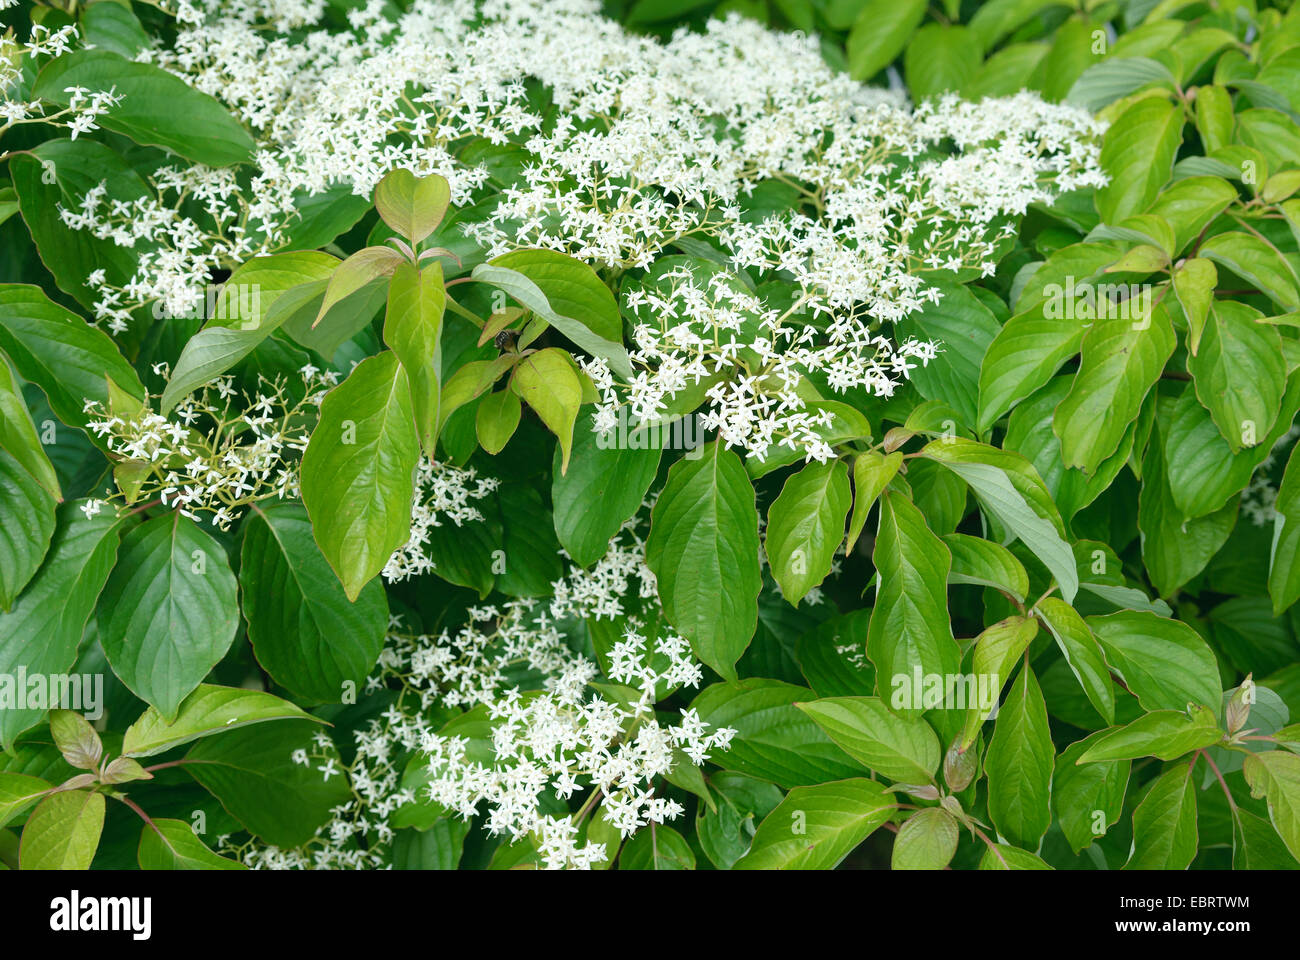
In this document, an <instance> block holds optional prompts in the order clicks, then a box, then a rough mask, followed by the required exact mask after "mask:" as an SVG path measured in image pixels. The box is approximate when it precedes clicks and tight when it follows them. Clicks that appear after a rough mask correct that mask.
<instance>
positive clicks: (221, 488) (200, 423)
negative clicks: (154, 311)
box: [82, 364, 337, 530]
mask: <svg viewBox="0 0 1300 960" xmlns="http://www.w3.org/2000/svg"><path fill="white" fill-rule="evenodd" d="M154 372H155V373H157V374H159V375H161V376H166V375H167V369H166V366H165V365H164V364H159V365H156V366H155V367H154ZM302 378H303V379H302V383H301V385H300V386H297V387H295V390H294V391H292V392H291V391H290V390H289V388H288V384H287V383H286V382H285V381H283V380H279V379H277V380H275V381H270V380H267V379H265V378H264V377H260V376H259V377H258V382H259V387H258V390H257V393H256V395H255V396H248V395H246V394H244V393H243V392H242V391H240V390H238V389H236V387H235V386H234V381H233V378H231V377H221V378H218V379H217V380H214V381H213V382H212V383H209V384H207V385H205V386H203V387H201V388H200V389H199V390H197V391H195V392H194V393H193V394H191V395H190V396H189V397H186V398H185V399H184V400H183V401H181V402H180V403H179V404H177V406H176V409H175V410H174V411H173V412H172V414H171V416H169V417H165V416H163V415H161V414H159V413H155V412H154V411H153V409H152V408H151V407H150V406H149V405H148V404H141V405H140V407H139V408H138V409H136V410H131V411H112V410H107V409H105V407H104V404H103V403H101V402H99V401H97V400H87V401H86V403H85V411H86V413H88V414H91V415H92V416H94V417H97V418H98V419H93V420H91V421H90V422H89V423H87V425H86V427H87V429H88V430H90V431H91V432H92V433H94V434H95V435H96V436H99V437H102V438H103V439H104V441H105V444H106V446H107V447H108V451H109V453H110V454H111V455H112V456H113V457H114V458H116V459H117V460H118V461H119V469H121V467H123V466H124V467H126V468H127V470H128V473H129V475H130V478H131V479H130V481H129V485H130V486H132V487H133V488H134V489H133V491H132V497H131V500H132V502H135V501H142V500H147V499H151V498H157V500H158V501H159V502H160V503H161V504H162V505H163V506H164V507H169V508H173V509H176V510H179V511H180V512H181V514H183V515H184V516H187V517H189V518H190V519H192V520H198V519H199V518H200V513H205V514H208V515H209V516H210V519H211V521H212V523H213V524H214V525H215V526H217V527H219V528H220V529H222V530H228V529H230V525H231V523H232V522H233V521H235V520H236V519H237V518H238V517H239V516H240V512H241V508H242V507H245V506H247V505H248V504H250V503H254V502H256V501H258V500H265V499H268V498H270V497H279V498H282V499H292V498H296V497H298V495H299V490H298V462H299V458H300V457H301V455H302V452H303V451H304V450H306V449H307V440H308V435H307V431H306V430H304V429H303V426H302V423H303V419H304V416H311V417H313V418H314V416H315V412H316V410H318V409H319V407H320V402H321V399H322V398H323V397H324V394H325V391H326V390H328V389H329V387H331V386H333V384H334V382H335V381H336V380H337V375H336V374H334V373H332V372H330V371H324V372H321V371H318V370H316V368H314V367H308V368H304V370H303V371H302ZM299 394H300V396H299ZM124 485H128V481H126V480H124V479H122V478H121V477H119V480H118V486H119V487H123V486H124ZM107 503H108V501H106V500H103V499H93V500H89V501H88V502H87V503H85V504H83V506H82V509H83V510H84V511H86V514H87V516H93V515H94V514H96V513H98V512H99V511H100V510H101V509H102V508H103V507H104V506H106V505H107Z"/></svg>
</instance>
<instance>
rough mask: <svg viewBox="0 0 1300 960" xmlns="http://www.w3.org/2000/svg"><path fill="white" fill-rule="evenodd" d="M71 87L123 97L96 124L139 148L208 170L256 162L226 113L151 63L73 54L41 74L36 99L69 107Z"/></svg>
mask: <svg viewBox="0 0 1300 960" xmlns="http://www.w3.org/2000/svg"><path fill="white" fill-rule="evenodd" d="M70 87H84V88H85V89H87V90H92V91H99V90H102V91H108V90H113V91H114V92H115V93H116V94H117V95H118V96H121V97H122V100H121V102H120V103H118V104H117V105H116V106H114V107H110V108H109V109H108V112H107V113H105V114H103V115H102V116H100V117H98V118H96V122H97V123H98V124H99V125H100V126H101V127H103V128H104V129H106V130H112V131H114V132H115V133H120V134H123V135H124V136H127V137H130V138H131V139H132V140H134V141H135V142H136V143H142V144H145V145H147V146H156V147H162V148H163V149H165V150H170V151H171V152H172V153H176V154H179V155H180V156H182V157H184V158H185V159H187V160H192V161H194V162H195V163H201V164H205V165H207V166H209V167H224V166H228V165H230V164H232V163H243V162H246V161H248V160H251V159H252V154H253V149H254V144H253V139H252V137H250V136H249V135H248V132H247V131H246V130H245V129H244V128H243V127H242V126H240V125H239V123H238V122H237V121H236V120H235V119H234V117H232V116H231V115H230V114H229V113H228V112H227V111H226V108H225V107H223V106H222V105H221V104H220V103H219V102H218V101H217V100H216V99H215V98H214V97H211V96H209V95H208V94H206V93H203V92H201V91H200V90H197V89H196V88H194V87H192V86H190V85H189V84H187V83H186V82H185V81H184V80H182V79H181V78H180V77H178V76H175V75H174V74H171V73H168V72H167V71H166V70H163V69H162V68H161V67H157V66H154V65H153V64H151V63H140V62H136V61H132V60H127V59H125V58H124V57H122V56H120V55H119V54H116V53H112V52H110V51H108V50H74V51H72V52H70V53H65V54H64V55H63V56H60V57H54V58H53V59H51V60H50V61H49V62H48V63H47V64H46V65H45V66H44V67H43V68H42V69H41V72H40V74H39V75H38V76H37V77H36V83H35V85H34V86H33V87H32V95H33V96H34V97H38V98H40V99H43V100H51V101H53V102H54V103H58V104H61V105H63V106H67V104H68V103H69V99H70V95H69V93H68V88H70ZM182 118H183V119H182Z"/></svg>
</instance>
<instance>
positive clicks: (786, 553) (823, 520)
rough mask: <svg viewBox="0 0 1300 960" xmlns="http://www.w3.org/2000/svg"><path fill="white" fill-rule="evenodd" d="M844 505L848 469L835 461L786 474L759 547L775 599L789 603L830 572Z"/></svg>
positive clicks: (845, 510) (840, 533) (839, 541)
mask: <svg viewBox="0 0 1300 960" xmlns="http://www.w3.org/2000/svg"><path fill="white" fill-rule="evenodd" d="M850 502H851V496H850V493H849V474H848V469H847V467H845V465H844V464H842V463H840V461H838V460H830V461H827V462H826V463H816V462H814V463H810V464H808V465H807V466H805V467H804V468H803V469H802V470H800V471H799V472H798V473H793V474H791V475H790V476H789V477H788V478H787V479H786V481H785V485H784V486H783V487H782V488H781V493H780V495H779V496H778V497H777V498H776V500H775V501H773V503H772V506H771V509H769V510H768V514H767V531H766V540H765V543H764V546H765V548H766V550H767V562H768V564H769V565H770V566H771V569H772V576H773V577H775V578H776V582H777V583H778V584H780V586H781V595H782V596H784V597H785V598H786V600H788V601H789V602H790V603H791V604H792V605H794V606H798V605H799V601H800V600H802V599H803V598H804V597H805V596H806V595H807V593H808V591H809V590H811V589H812V588H813V587H815V586H817V585H818V584H820V583H821V582H822V581H823V580H824V579H826V575H827V574H829V573H830V572H831V563H832V562H833V561H834V559H835V552H836V550H837V549H838V548H839V547H840V545H841V544H842V543H843V542H844V520H845V518H846V517H847V516H848V513H849V503H850Z"/></svg>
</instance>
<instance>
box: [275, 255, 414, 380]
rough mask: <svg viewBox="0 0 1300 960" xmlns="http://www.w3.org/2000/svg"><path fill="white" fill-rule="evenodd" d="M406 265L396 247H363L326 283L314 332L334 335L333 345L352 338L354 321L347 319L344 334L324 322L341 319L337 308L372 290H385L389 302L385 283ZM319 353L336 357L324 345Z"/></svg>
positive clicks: (317, 312)
mask: <svg viewBox="0 0 1300 960" xmlns="http://www.w3.org/2000/svg"><path fill="white" fill-rule="evenodd" d="M406 263H408V261H407V259H406V258H405V257H404V256H402V255H401V254H400V253H398V252H397V251H396V250H394V249H393V248H392V247H363V248H362V249H360V250H358V251H357V252H356V253H354V254H352V255H351V256H350V257H348V258H347V259H346V260H344V261H342V262H341V263H337V264H335V266H334V270H333V272H331V273H330V277H329V280H327V281H326V283H325V293H324V296H323V297H322V299H321V302H320V307H319V308H318V309H317V311H316V318H315V319H314V320H313V321H312V324H311V329H312V332H313V333H315V331H317V329H318V328H319V329H320V333H316V336H325V335H328V334H330V333H334V334H335V336H333V337H332V338H330V340H329V342H330V343H338V344H341V343H342V342H343V341H344V340H346V339H347V338H348V337H350V336H352V334H353V333H354V332H355V323H354V322H353V318H350V317H345V318H343V323H344V324H345V329H344V330H340V331H333V330H331V327H333V326H334V325H335V324H331V323H326V324H324V325H322V323H321V321H322V320H325V319H327V318H338V317H339V313H338V312H337V311H335V310H334V308H335V307H337V306H339V305H340V304H342V303H343V302H344V301H346V300H347V299H348V298H349V297H352V296H354V295H358V296H359V295H360V294H361V293H362V291H365V290H367V289H369V288H371V287H372V286H373V287H382V288H383V292H384V295H385V298H386V297H387V284H385V283H383V282H382V281H383V280H384V278H386V277H392V275H393V274H394V273H396V272H397V268H398V267H401V266H404V265H405V264H406ZM349 312H351V311H349ZM289 329H290V332H291V333H293V332H294V328H293V326H290V328H289ZM295 336H297V334H295ZM297 339H298V340H299V341H300V342H302V343H303V345H304V346H313V343H312V342H311V341H310V340H304V338H303V337H301V336H297ZM318 352H319V353H321V355H322V356H332V355H333V351H332V350H328V349H325V348H324V343H323V342H322V343H321V344H320V346H319V349H318Z"/></svg>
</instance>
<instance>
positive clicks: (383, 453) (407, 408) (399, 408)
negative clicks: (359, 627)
mask: <svg viewBox="0 0 1300 960" xmlns="http://www.w3.org/2000/svg"><path fill="white" fill-rule="evenodd" d="M419 452H420V449H419V439H418V437H417V436H416V432H415V419H414V414H413V412H412V408H411V397H410V390H409V388H408V386H407V379H406V374H405V372H404V371H403V370H402V368H401V367H400V366H399V365H398V362H397V357H396V356H395V355H394V354H392V353H381V354H379V355H378V356H374V357H369V358H367V359H366V360H363V361H362V362H361V363H360V364H358V365H357V367H356V368H355V369H354V370H353V371H352V373H351V374H350V375H349V376H348V378H347V379H346V380H344V381H343V383H341V384H339V385H338V386H337V387H335V388H334V389H333V390H331V391H330V392H329V393H328V394H327V395H326V397H325V401H324V403H322V404H321V413H320V422H319V423H317V425H316V429H315V430H313V431H312V435H311V441H310V442H309V443H308V445H307V452H306V453H305V454H303V458H302V500H303V505H304V506H306V508H307V513H308V514H309V515H310V517H311V522H312V532H313V533H314V534H315V536H316V542H317V544H319V546H320V548H321V553H322V554H324V556H325V559H326V560H328V561H329V565H330V566H331V567H332V568H333V570H334V573H335V574H336V575H337V576H338V578H339V581H340V582H341V583H342V584H343V590H344V593H345V594H346V595H347V598H348V599H349V600H352V601H355V600H356V599H357V597H358V596H359V595H360V593H361V588H362V587H364V586H365V585H366V584H367V583H368V582H369V581H370V580H371V579H373V578H374V576H375V575H376V574H377V573H379V571H381V570H382V569H383V568H384V566H385V565H386V564H387V563H388V558H389V557H391V556H392V555H393V551H394V550H396V549H397V548H398V547H400V546H402V545H403V544H404V543H406V541H407V539H408V538H409V537H410V534H411V501H412V499H413V497H414V477H415V468H416V464H417V462H418V460H419Z"/></svg>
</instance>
